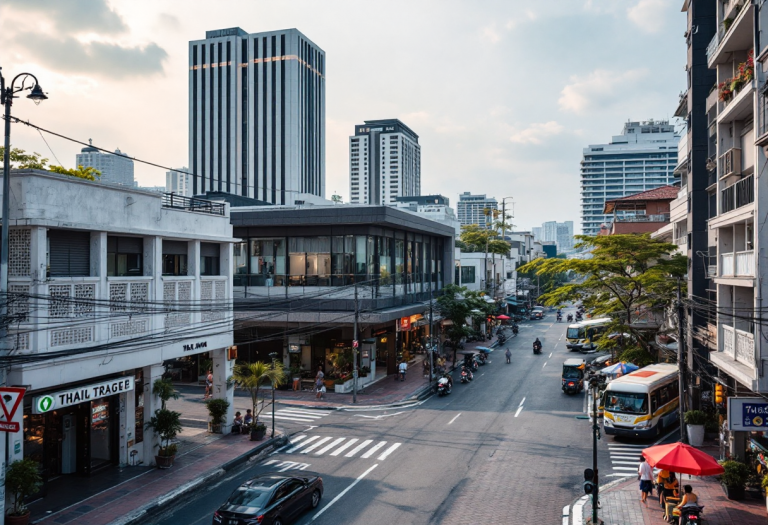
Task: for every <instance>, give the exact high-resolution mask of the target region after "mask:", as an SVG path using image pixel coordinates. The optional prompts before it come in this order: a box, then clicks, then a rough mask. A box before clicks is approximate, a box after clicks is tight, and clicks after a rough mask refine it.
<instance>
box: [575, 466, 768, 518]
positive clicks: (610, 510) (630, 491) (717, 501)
mask: <svg viewBox="0 0 768 525" xmlns="http://www.w3.org/2000/svg"><path fill="white" fill-rule="evenodd" d="M680 484H681V485H691V486H692V487H693V491H694V492H695V493H696V494H697V495H698V496H699V501H700V502H701V504H702V505H704V514H703V518H704V523H705V524H706V525H758V524H759V525H765V524H766V523H768V518H766V506H765V499H764V498H761V499H759V500H756V499H746V500H744V501H731V500H729V499H728V498H726V496H725V493H724V492H723V489H722V487H721V486H720V483H719V482H718V481H717V478H715V477H704V478H698V477H695V476H692V477H690V479H689V476H687V475H684V476H682V479H681V480H680ZM654 495H655V493H654ZM600 503H601V509H600V512H599V514H598V516H599V517H600V519H602V520H603V521H604V523H605V525H662V524H664V523H666V522H665V521H664V519H663V516H664V511H663V510H662V508H661V507H660V506H659V504H658V498H657V497H654V498H653V499H652V498H650V497H649V498H648V504H647V505H643V503H642V502H641V501H640V490H639V487H638V482H637V480H636V479H631V480H628V481H623V482H621V483H619V484H618V485H616V486H614V487H611V488H610V489H608V490H606V491H605V492H604V493H602V494H601V496H600ZM591 508H592V507H591V501H588V502H587V505H585V507H584V523H587V519H588V518H590V517H591V516H592V511H591Z"/></svg>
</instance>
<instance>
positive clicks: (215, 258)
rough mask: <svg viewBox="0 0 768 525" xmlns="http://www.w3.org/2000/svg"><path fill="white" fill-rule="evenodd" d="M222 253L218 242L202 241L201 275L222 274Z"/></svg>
mask: <svg viewBox="0 0 768 525" xmlns="http://www.w3.org/2000/svg"><path fill="white" fill-rule="evenodd" d="M220 254H221V250H220V248H219V245H218V244H215V243H210V242H201V243H200V275H221V271H220V270H221V269H220V265H219V261H220V256H221V255H220Z"/></svg>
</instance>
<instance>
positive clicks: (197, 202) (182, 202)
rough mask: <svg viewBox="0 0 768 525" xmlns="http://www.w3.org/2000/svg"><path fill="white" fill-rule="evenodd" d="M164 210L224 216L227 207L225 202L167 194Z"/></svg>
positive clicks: (164, 200) (164, 196)
mask: <svg viewBox="0 0 768 525" xmlns="http://www.w3.org/2000/svg"><path fill="white" fill-rule="evenodd" d="M163 208H174V209H177V210H187V211H197V212H201V213H210V214H211V215H224V211H225V210H226V205H225V204H224V203H223V202H213V201H209V200H206V199H196V198H194V197H185V196H183V195H176V194H175V193H165V194H163Z"/></svg>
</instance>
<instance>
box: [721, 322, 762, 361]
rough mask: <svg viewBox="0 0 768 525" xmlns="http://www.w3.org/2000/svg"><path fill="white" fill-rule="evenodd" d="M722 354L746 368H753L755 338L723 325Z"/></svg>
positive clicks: (742, 331)
mask: <svg viewBox="0 0 768 525" xmlns="http://www.w3.org/2000/svg"><path fill="white" fill-rule="evenodd" d="M723 353H724V354H725V355H727V356H729V357H731V358H733V359H735V360H736V361H738V362H740V363H744V364H745V365H747V366H751V367H754V366H755V336H754V335H753V334H751V333H749V332H745V331H744V330H739V329H738V328H734V327H732V326H728V325H723Z"/></svg>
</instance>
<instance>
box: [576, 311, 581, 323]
mask: <svg viewBox="0 0 768 525" xmlns="http://www.w3.org/2000/svg"><path fill="white" fill-rule="evenodd" d="M581 319H582V317H581V314H580V313H578V312H577V313H576V321H577V322H578V321H581Z"/></svg>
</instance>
